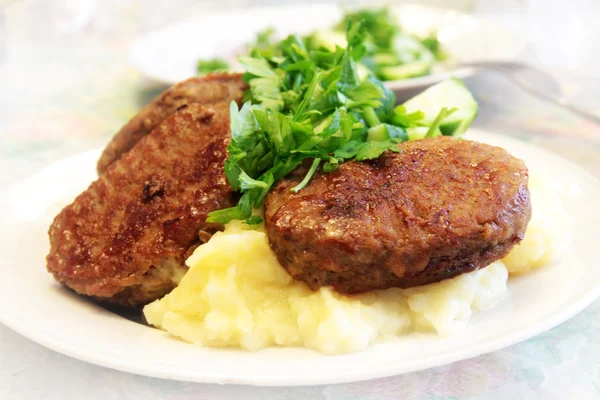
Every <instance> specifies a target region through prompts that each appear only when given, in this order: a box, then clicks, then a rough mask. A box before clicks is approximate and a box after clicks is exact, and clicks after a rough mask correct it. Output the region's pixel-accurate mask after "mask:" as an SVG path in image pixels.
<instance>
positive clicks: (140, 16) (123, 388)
mask: <svg viewBox="0 0 600 400" xmlns="http://www.w3.org/2000/svg"><path fill="white" fill-rule="evenodd" d="M5 3H6V2H5ZM51 3H54V2H49V1H35V0H34V1H15V2H8V4H5V5H4V6H2V4H3V3H2V2H1V1H0V143H1V145H0V187H2V188H5V187H6V186H9V185H10V184H12V183H15V182H18V181H19V180H21V179H23V178H25V177H26V176H28V175H30V174H31V173H33V172H34V171H36V170H38V169H40V168H42V167H44V166H45V165H47V164H49V163H51V162H54V161H56V160H58V159H61V158H64V157H66V156H69V155H73V154H76V153H79V152H81V151H84V150H88V149H91V148H96V147H101V146H102V145H103V144H104V143H106V141H107V140H108V139H109V138H110V136H111V135H112V134H113V133H114V132H115V131H116V130H117V129H118V128H119V126H120V125H122V124H123V123H124V122H125V121H126V120H127V119H128V118H129V117H131V116H132V115H133V114H134V113H135V112H136V110H138V109H139V108H140V107H141V106H142V105H143V104H145V103H147V102H148V101H149V100H150V99H151V98H152V97H153V96H155V95H156V94H157V93H159V92H160V90H162V88H159V87H156V86H153V85H152V84H151V83H150V82H147V81H145V80H144V79H143V78H142V77H140V76H139V75H138V74H137V73H136V72H135V71H133V70H131V69H130V68H129V67H128V64H127V49H128V45H129V43H130V42H131V39H132V38H133V37H135V36H136V35H137V34H139V33H140V32H143V31H145V30H147V29H148V28H149V27H152V25H153V19H152V18H151V17H149V16H148V15H146V14H144V13H143V12H142V11H140V9H141V7H140V6H139V5H138V2H137V1H135V0H130V1H123V2H118V1H108V2H106V3H104V2H99V1H98V2H95V1H84V2H74V1H65V2H64V3H65V4H70V5H71V8H67V10H71V11H70V12H71V14H69V15H66V16H65V15H64V9H63V10H62V11H60V10H59V11H56V9H55V7H53V6H52V5H51ZM150 3H155V4H156V5H157V6H156V7H158V11H157V10H155V12H161V11H160V10H161V9H160V7H163V9H165V10H170V12H171V14H169V15H170V16H169V18H171V19H173V18H176V17H177V18H180V17H182V16H183V15H186V14H185V13H183V12H182V11H180V12H173V7H167V6H166V5H165V4H168V3H169V2H165V1H154V2H150ZM181 3H185V5H186V7H187V6H189V3H190V2H189V1H181ZM508 3H511V4H512V3H519V2H508ZM532 3H535V1H532ZM576 3H577V1H576ZM81 4H84V5H85V4H87V5H88V6H90V7H96V8H94V9H93V10H92V12H91V11H90V10H87V14H86V13H85V12H84V11H86V10H83V9H81V7H82V6H81ZM106 4H109V5H110V7H112V8H111V13H108V12H106V10H105V8H103V7H105V5H106ZM485 4H487V6H484V7H481V6H480V7H478V10H479V12H481V13H484V14H485V13H487V14H488V15H489V16H492V17H498V19H501V18H504V20H505V21H507V22H510V23H514V22H515V21H516V20H517V19H518V17H519V14H518V12H519V10H520V9H519V8H518V7H517V10H516V11H514V10H513V11H511V10H509V11H507V10H505V9H499V8H494V6H493V2H484V5H485ZM590 4H591V3H590ZM513 5H514V4H513ZM159 6H160V7H159ZM182 9H183V6H182ZM73 10H75V11H73ZM594 10H595V13H596V15H598V13H600V7H599V8H595V9H593V10H592V11H594ZM521 11H522V10H521ZM61 12H62V14H61ZM103 12H104V14H103ZM511 13H514V14H511ZM90 15H91V16H93V17H90ZM152 15H154V14H152ZM86 16H87V17H86ZM99 16H100V17H99ZM67 17H68V18H67ZM86 18H87V19H86ZM64 21H67V22H69V23H68V24H64V26H63V25H60V23H61V22H64ZM163 22H164V21H163ZM51 26H52V27H54V28H56V26H58V27H59V28H60V29H58V30H57V29H54V30H52V29H50V27H51ZM115 27H116V28H115ZM74 32H75V33H74ZM594 44H597V43H595V39H594V41H591V42H589V43H587V44H586V43H583V45H589V47H588V48H589V49H590V50H592V47H593V45H594ZM578 45H581V43H579V44H578ZM535 50H536V49H535V48H533V49H532V48H530V49H529V52H528V54H527V58H528V59H530V60H531V61H535V60H536V53H535ZM586 54H587V53H586ZM596 61H599V59H598V56H596ZM597 64H600V63H597ZM552 72H553V73H554V74H555V76H556V77H557V81H558V83H559V84H560V86H561V88H562V90H563V91H564V92H565V93H567V94H568V95H569V96H570V97H571V98H573V99H575V100H577V101H579V102H581V103H582V104H585V105H587V106H588V107H590V108H596V110H600V96H599V95H598V93H600V92H599V90H598V89H600V73H598V72H596V73H595V74H594V72H593V71H592V74H591V76H589V77H587V78H584V77H582V76H574V75H573V74H572V72H571V73H567V72H566V71H564V70H560V69H554V70H552ZM467 84H468V85H469V87H470V88H471V89H472V90H473V92H474V93H475V95H476V97H477V98H478V100H479V101H480V105H481V106H480V107H481V110H480V115H479V117H478V119H477V120H476V122H475V124H474V125H475V126H476V127H478V128H484V129H490V130H494V131H496V132H501V133H504V134H508V135H513V136H516V137H519V138H521V139H523V140H527V141H531V142H534V143H536V144H538V145H540V146H542V147H545V148H549V149H551V150H553V151H555V152H557V153H559V154H561V155H562V156H564V157H566V158H568V159H571V160H573V161H575V162H576V163H579V164H580V165H582V166H583V167H584V168H586V169H588V170H589V171H590V172H591V173H592V174H595V175H596V176H600V126H597V125H594V124H592V123H590V122H588V121H585V120H582V119H580V118H577V117H575V116H573V115H571V114H569V113H567V112H565V111H563V110H561V109H559V108H557V107H554V106H551V105H548V104H546V103H544V102H542V101H540V100H537V99H535V98H532V97H530V96H528V95H527V94H525V93H523V92H521V91H520V90H519V89H517V88H515V87H514V86H512V84H511V83H509V82H508V81H507V80H506V79H505V78H504V77H502V76H501V75H497V74H495V73H482V74H479V75H476V76H474V77H471V78H469V79H468V80H467ZM2 190H4V189H2ZM8 267H14V266H2V268H8ZM0 398H1V399H77V398H86V399H92V400H95V399H113V398H114V399H117V398H119V399H166V398H169V399H172V400H176V399H238V398H240V399H241V398H243V399H261V400H267V399H288V400H291V399H315V400H317V399H345V400H370V399H373V400H374V399H377V400H382V399H436V400H437V399H466V398H468V399H530V398H540V399H557V400H558V399H561V400H563V399H594V398H600V301H597V302H595V303H594V304H592V305H591V306H590V307H588V308H587V309H586V310H584V311H583V312H581V313H580V314H578V315H577V316H575V317H574V318H572V319H570V320H569V321H567V322H565V323H563V324H561V325H560V326H558V327H556V328H554V329H552V330H550V331H548V332H546V333H544V334H542V335H539V336H537V337H535V338H533V339H530V340H528V341H525V342H523V343H520V344H517V345H515V346H512V347H509V348H507V349H504V350H501V351H497V352H494V353H491V354H488V355H484V356H481V357H477V358H474V359H471V360H467V361H463V362H458V363H455V364H452V365H449V366H445V367H441V368H434V369H430V370H427V371H423V372H418V373H412V374H407V375H403V376H397V377H392V378H386V379H380V380H375V381H368V382H361V383H352V384H344V385H329V386H318V387H303V388H277V389H274V388H251V387H240V386H218V385H204V384H193V383H182V382H172V381H166V380H160V379H152V378H146V377H140V376H135V375H131V374H126V373H121V372H117V371H112V370H108V369H105V368H101V367H97V366H93V365H90V364H86V363H83V362H80V361H76V360H73V359H70V358H68V357H66V356H63V355H60V354H58V353H55V352H53V351H50V350H47V349H45V348H43V347H41V346H39V345H37V344H35V343H32V342H30V341H28V340H27V339H25V338H23V337H21V336H19V335H18V334H16V333H14V332H12V331H11V330H9V329H8V328H6V327H4V326H1V325H0Z"/></svg>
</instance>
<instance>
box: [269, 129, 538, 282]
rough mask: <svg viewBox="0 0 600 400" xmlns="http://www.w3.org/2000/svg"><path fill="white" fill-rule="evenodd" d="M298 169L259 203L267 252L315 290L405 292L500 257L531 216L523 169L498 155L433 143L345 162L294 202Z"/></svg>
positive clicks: (488, 149)
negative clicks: (395, 289)
mask: <svg viewBox="0 0 600 400" xmlns="http://www.w3.org/2000/svg"><path fill="white" fill-rule="evenodd" d="M305 172H306V171H305V169H303V168H301V169H300V170H298V171H296V172H295V173H294V174H292V175H291V176H290V177H288V178H286V179H284V180H282V181H281V182H280V183H279V184H278V185H277V186H276V188H275V189H274V190H273V191H272V192H271V193H270V194H269V195H268V196H267V199H266V209H265V216H266V227H267V232H268V238H269V243H270V246H271V248H272V249H273V251H274V252H275V254H276V255H277V258H278V259H279V262H280V263H281V264H282V265H283V266H284V268H285V269H286V270H287V271H288V272H289V273H290V275H292V276H293V277H294V278H296V279H298V280H301V281H305V282H306V283H307V284H308V285H309V286H310V287H311V288H312V289H313V290H315V289H317V288H319V287H321V286H326V285H331V286H333V287H334V288H335V289H336V290H338V291H339V292H342V293H348V294H351V293H361V292H366V291H369V290H374V289H385V288H389V287H404V288H405V287H412V286H418V285H423V284H427V283H431V282H436V281H440V280H442V279H446V278H451V277H453V276H456V275H459V274H461V273H464V272H468V271H472V270H475V269H478V268H482V267H485V266H487V265H489V264H490V263H492V262H493V261H495V260H497V259H500V258H502V257H504V256H505V255H506V254H507V253H508V252H509V251H510V249H511V248H512V247H513V246H514V245H515V244H516V243H518V242H519V241H520V240H521V239H522V238H523V235H524V233H525V229H526V227H527V224H528V222H529V219H530V217H531V204H530V200H529V191H528V189H527V180H528V171H527V168H526V166H525V164H524V163H523V162H522V161H521V160H518V159H516V158H514V157H512V156H511V155H510V154H508V153H507V152H506V151H505V150H503V149H501V148H498V147H492V146H489V145H485V144H481V143H477V142H471V141H466V140H456V139H453V138H447V137H440V138H435V139H425V140H420V141H414V142H408V143H405V144H404V145H403V146H402V152H401V153H392V152H386V153H385V154H383V155H382V156H381V157H380V158H379V159H377V160H373V161H370V162H348V163H345V164H342V165H341V166H340V168H339V170H338V171H337V172H334V173H330V174H319V175H318V176H316V177H314V178H313V179H312V180H311V182H310V183H309V185H308V186H307V187H306V188H304V189H302V190H301V191H300V192H299V193H297V194H294V193H292V192H291V191H290V188H292V187H293V186H295V185H296V184H298V182H299V181H300V180H301V179H302V177H303V175H304V173H305Z"/></svg>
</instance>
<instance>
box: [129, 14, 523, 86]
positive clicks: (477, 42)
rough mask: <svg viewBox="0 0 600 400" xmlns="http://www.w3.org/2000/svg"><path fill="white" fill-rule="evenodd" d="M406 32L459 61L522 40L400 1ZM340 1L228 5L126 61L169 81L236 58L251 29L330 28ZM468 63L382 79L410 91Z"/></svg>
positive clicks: (513, 48) (484, 56)
mask: <svg viewBox="0 0 600 400" xmlns="http://www.w3.org/2000/svg"><path fill="white" fill-rule="evenodd" d="M390 9H391V10H392V12H393V13H394V14H395V15H397V16H398V19H399V21H400V23H401V24H402V26H403V27H404V28H405V29H406V30H407V31H409V32H413V33H416V34H421V35H426V34H428V33H430V32H433V31H436V30H437V31H438V32H439V37H440V40H443V45H444V48H445V49H446V50H447V51H448V53H449V55H450V58H452V59H454V60H456V61H459V62H472V61H481V60H488V61H493V60H505V61H511V60H514V59H516V58H517V57H518V56H519V55H520V54H521V52H522V51H523V50H524V48H525V46H526V44H527V42H526V40H525V39H524V38H523V37H522V36H520V35H518V34H516V33H514V32H512V31H510V30H507V29H506V28H504V27H503V26H502V25H498V24H496V23H494V22H492V21H488V20H483V19H479V18H475V17H473V16H469V15H467V14H462V13H459V12H455V11H449V10H442V9H438V8H432V7H425V6H416V5H401V6H394V7H391V8H390ZM342 11H343V10H342V9H341V8H340V6H339V5H333V4H311V5H294V6H285V7H284V6H279V7H264V8H254V9H243V10H232V11H228V12H226V13H218V14H207V15H204V16H203V17H201V18H196V19H193V20H188V21H186V22H182V23H179V24H176V25H172V26H169V27H167V28H164V29H162V30H160V31H156V32H153V33H150V34H148V35H146V36H144V37H142V38H140V39H138V40H137V41H135V42H134V44H133V45H132V47H131V50H130V61H131V63H132V64H133V65H134V66H135V67H136V68H137V69H138V70H140V71H141V72H142V73H143V74H144V75H146V76H148V77H150V78H152V79H154V80H156V81H159V82H162V83H165V84H173V83H176V82H179V81H182V80H184V79H187V78H189V77H190V76H193V75H195V74H196V63H197V62H198V60H199V59H211V58H214V57H224V58H228V59H235V57H236V55H237V54H239V53H240V52H241V51H243V50H244V46H245V45H246V44H247V43H251V42H252V41H253V40H254V39H255V37H256V33H257V32H259V31H261V30H264V29H265V28H267V27H269V26H272V27H274V28H275V29H276V30H277V32H278V34H280V35H281V36H285V35H287V34H289V33H300V34H304V33H309V32H311V31H313V30H315V29H324V28H328V27H331V25H332V24H334V23H335V22H337V21H338V20H339V19H340V18H341V15H342ZM473 72H474V70H473V69H472V68H457V69H452V68H449V69H447V70H445V69H444V68H440V71H439V72H436V73H434V74H433V75H429V76H424V77H420V78H413V79H406V80H401V81H390V82H387V84H388V86H389V87H390V88H392V89H394V90H396V91H402V90H415V89H420V88H424V87H427V86H430V85H432V84H434V83H437V82H440V81H442V80H444V79H446V78H448V77H450V76H457V77H465V76H467V75H470V74H472V73H473Z"/></svg>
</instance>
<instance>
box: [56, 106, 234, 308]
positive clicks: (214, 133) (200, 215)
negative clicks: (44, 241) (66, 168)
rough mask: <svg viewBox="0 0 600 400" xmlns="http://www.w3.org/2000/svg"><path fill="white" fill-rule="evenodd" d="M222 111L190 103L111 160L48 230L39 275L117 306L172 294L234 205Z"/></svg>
mask: <svg viewBox="0 0 600 400" xmlns="http://www.w3.org/2000/svg"><path fill="white" fill-rule="evenodd" d="M228 142H229V104H227V103H221V104H217V105H213V106H204V105H200V104H190V105H189V106H187V107H184V108H183V109H182V110H179V111H177V112H176V113H175V114H173V115H172V116H171V117H169V118H168V119H167V120H166V121H164V122H163V123H161V124H160V125H159V126H158V127H157V128H156V129H155V130H154V131H152V133H150V134H149V135H147V136H146V137H144V138H143V139H142V140H140V141H139V143H138V144H137V145H136V146H135V147H134V148H133V149H132V150H130V151H129V152H128V153H127V154H125V155H124V156H123V157H122V158H121V159H119V160H118V161H116V162H115V163H114V164H113V165H112V166H111V167H110V168H109V169H108V170H107V171H106V173H105V174H104V175H102V176H101V177H100V178H99V179H98V180H97V181H95V182H94V183H92V185H91V186H90V187H89V188H88V189H87V190H86V191H85V192H83V193H82V194H81V195H79V196H78V197H77V199H76V200H75V201H74V202H73V203H72V204H71V205H69V206H67V207H66V208H64V209H63V210H62V211H61V213H60V214H59V215H58V216H57V217H56V218H55V219H54V222H53V223H52V225H51V226H50V231H49V235H50V253H49V254H48V256H47V258H46V260H47V268H48V271H49V272H51V273H52V274H53V275H54V278H56V280H58V281H59V282H61V283H64V284H65V285H67V286H68V287H70V288H72V289H73V290H75V291H76V292H77V293H80V294H84V295H87V296H94V297H96V298H99V299H101V300H103V301H106V302H111V303H117V304H121V305H124V306H137V305H143V304H146V303H148V302H151V301H153V300H156V299H158V298H160V297H162V296H164V295H165V294H167V293H168V292H170V291H171V290H172V289H173V288H174V287H175V286H176V284H177V282H178V279H179V278H180V277H181V276H182V275H183V273H184V272H185V271H186V270H187V267H185V265H184V260H185V258H186V257H187V255H189V254H188V253H190V252H191V251H192V250H193V249H194V248H195V246H197V245H198V244H199V243H200V242H203V241H206V240H208V238H210V236H211V234H212V233H214V232H215V231H218V230H221V229H222V226H221V225H220V224H211V223H207V222H206V216H207V214H208V213H209V212H210V211H213V210H218V209H221V208H224V207H231V206H233V205H235V199H234V196H233V193H232V189H231V187H230V186H229V184H228V182H227V179H226V178H225V175H224V172H223V166H224V161H225V159H226V157H227V150H226V148H227V144H228Z"/></svg>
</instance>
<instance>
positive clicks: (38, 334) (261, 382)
mask: <svg viewBox="0 0 600 400" xmlns="http://www.w3.org/2000/svg"><path fill="white" fill-rule="evenodd" d="M470 131H471V132H472V133H474V134H475V135H481V134H483V136H489V135H491V136H502V137H503V139H505V140H509V141H512V142H518V143H519V144H520V145H522V146H525V147H529V148H530V149H535V151H536V152H540V153H541V154H543V156H544V157H548V158H550V159H552V158H553V159H559V160H560V161H561V162H562V163H563V164H566V165H568V166H569V168H570V169H572V170H573V172H574V173H576V174H577V175H580V176H581V177H582V178H584V179H585V180H587V181H589V182H590V183H592V184H593V185H594V187H595V188H598V189H600V179H598V178H597V177H596V176H594V175H592V174H591V173H590V172H588V171H587V170H585V169H584V168H583V167H581V166H580V165H578V164H576V163H574V162H572V161H570V160H567V159H565V158H563V157H562V156H560V155H558V154H556V153H554V152H552V151H549V150H546V149H544V148H541V147H538V146H536V145H535V144H532V143H529V142H527V141H524V140H520V139H517V138H514V137H506V136H504V135H501V134H498V133H495V132H492V131H490V130H483V129H471V130H470ZM97 151H98V150H88V151H84V152H81V153H78V154H75V155H73V156H70V157H67V158H64V159H62V160H59V161H57V162H55V163H52V164H50V165H48V166H47V167H45V168H43V169H41V170H39V171H38V172H36V173H34V174H32V175H31V176H30V177H28V178H26V179H25V180H23V181H22V182H21V183H20V184H16V185H13V186H12V188H11V192H12V191H14V190H18V188H19V187H20V186H22V185H27V183H28V181H31V180H33V179H35V178H36V177H38V176H40V175H41V174H43V173H45V171H47V170H48V169H51V168H56V166H57V165H59V164H62V163H68V162H69V161H71V160H72V159H74V158H77V157H82V156H83V155H84V154H89V153H92V152H97ZM598 297H600V280H599V281H598V282H596V283H595V284H593V285H592V286H590V288H589V290H587V291H586V292H585V293H584V295H583V296H581V297H579V298H577V299H576V300H575V301H569V303H567V304H566V305H565V306H563V307H561V308H559V309H558V311H552V312H551V313H550V314H549V315H547V316H545V317H542V318H541V319H539V320H536V321H535V322H534V323H532V324H531V325H528V327H526V328H517V329H515V330H513V331H512V332H511V333H509V334H508V335H505V336H502V337H499V338H495V339H489V340H486V341H484V342H481V343H477V344H476V345H473V346H469V347H468V348H466V349H465V350H460V351H459V352H457V351H456V350H454V351H451V352H444V353H442V355H441V356H439V355H432V356H429V357H427V358H423V359H420V360H418V361H417V362H415V363H413V364H410V366H409V365H405V364H400V365H398V366H396V367H394V366H393V365H391V366H390V365H384V366H382V367H377V368H373V369H372V370H369V371H366V372H365V371H362V370H355V371H352V372H345V373H344V375H343V376H336V375H335V374H334V375H327V376H325V378H324V379H323V378H321V377H315V376H308V377H305V376H302V377H298V376H294V375H291V374H290V375H277V376H268V375H260V376H256V375H251V374H250V375H247V376H246V375H245V376H239V375H238V376H236V377H227V376H223V375H222V374H220V373H211V372H210V371H206V370H205V371H201V373H200V374H199V373H198V372H197V371H192V370H189V369H187V370H185V369H183V370H179V371H173V370H172V368H167V367H163V366H160V365H139V363H138V364H136V363H135V361H134V362H130V361H128V360H127V359H121V358H118V359H115V358H111V357H112V355H110V354H108V355H104V354H103V353H97V352H93V351H91V350H90V349H91V347H88V348H84V349H82V348H76V347H74V346H72V345H70V344H69V342H67V341H64V340H62V341H61V340H60V339H59V338H55V337H54V335H45V333H46V332H47V328H44V329H38V330H34V329H32V327H31V326H28V325H29V324H28V323H27V318H23V317H19V316H18V313H17V312H15V311H13V310H8V312H7V311H3V312H0V323H2V324H3V325H5V326H7V327H9V328H10V329H12V330H14V331H15V332H17V333H19V334H20V335H22V336H24V337H26V338H28V339H29V340H32V341H34V342H36V343H38V344H40V345H42V346H44V347H46V348H49V349H51V350H54V351H57V352H59V353H62V354H65V355H67V356H69V357H72V358H75V359H77V360H80V361H84V362H88V363H91V364H95V365H99V366H102V367H106V368H111V369H115V370H119V371H122V372H128V373H133V374H137V375H142V376H151V377H155V378H163V379H171V380H177V381H190V382H201V383H218V384H244V385H253V386H273V387H278V386H304V385H325V384H337V383H348V382H359V381H364V380H371V379H378V378H384V377H389V376H395V375H400V374H404V373H409V372H416V371H421V370H424V369H428V368H433V367H437V366H441V365H447V364H451V363H453V362H456V361H460V360H465V359H470V358H473V357H476V356H478V355H481V354H486V353H490V352H494V351H497V350H500V349H502V348H505V347H507V346H510V345H513V344H516V343H519V342H522V341H524V340H526V339H529V338H533V337H535V336H537V335H539V334H541V333H543V332H545V331H547V330H549V329H551V328H553V327H555V326H557V325H559V324H560V323H562V322H564V321H566V320H568V319H570V318H572V317H573V316H574V315H576V314H577V313H579V312H580V311H582V310H583V309H585V308H586V307H587V306H589V305H590V304H591V303H592V302H594V301H595V300H596V299H597V298H598ZM257 354H259V353H257ZM324 357H331V356H324ZM333 357H335V356H333Z"/></svg>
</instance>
